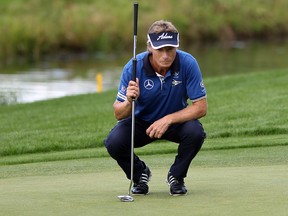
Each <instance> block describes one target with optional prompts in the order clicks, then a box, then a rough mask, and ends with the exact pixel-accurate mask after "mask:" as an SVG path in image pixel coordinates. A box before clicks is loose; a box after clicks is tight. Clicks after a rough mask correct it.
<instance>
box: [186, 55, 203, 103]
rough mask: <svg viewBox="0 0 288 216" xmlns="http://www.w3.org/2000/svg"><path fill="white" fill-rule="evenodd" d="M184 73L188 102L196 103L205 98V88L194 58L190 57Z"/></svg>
mask: <svg viewBox="0 0 288 216" xmlns="http://www.w3.org/2000/svg"><path fill="white" fill-rule="evenodd" d="M187 65H188V67H187V71H186V76H187V79H186V82H187V83H186V91H187V95H188V97H189V99H190V100H192V101H198V100H200V99H202V98H205V97H206V88H205V85H204V82H203V79H202V74H201V71H200V68H199V65H198V63H197V61H196V59H195V58H194V57H192V56H191V58H190V59H189V63H188V64H187Z"/></svg>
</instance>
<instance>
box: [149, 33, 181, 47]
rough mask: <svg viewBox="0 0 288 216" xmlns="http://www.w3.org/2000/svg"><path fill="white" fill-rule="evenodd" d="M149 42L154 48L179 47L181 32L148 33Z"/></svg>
mask: <svg viewBox="0 0 288 216" xmlns="http://www.w3.org/2000/svg"><path fill="white" fill-rule="evenodd" d="M147 37H148V42H150V44H151V46H152V48H153V49H160V48H163V47H168V46H170V47H179V34H178V33H175V32H161V33H158V34H155V33H153V34H148V35H147Z"/></svg>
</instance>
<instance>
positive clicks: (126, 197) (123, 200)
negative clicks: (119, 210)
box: [118, 195, 134, 202]
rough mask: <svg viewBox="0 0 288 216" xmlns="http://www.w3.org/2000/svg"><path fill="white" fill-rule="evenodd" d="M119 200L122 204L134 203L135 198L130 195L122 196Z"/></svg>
mask: <svg viewBox="0 0 288 216" xmlns="http://www.w3.org/2000/svg"><path fill="white" fill-rule="evenodd" d="M118 198H119V199H120V201H121V202H133V201H134V199H133V197H132V196H129V195H120V196H118Z"/></svg>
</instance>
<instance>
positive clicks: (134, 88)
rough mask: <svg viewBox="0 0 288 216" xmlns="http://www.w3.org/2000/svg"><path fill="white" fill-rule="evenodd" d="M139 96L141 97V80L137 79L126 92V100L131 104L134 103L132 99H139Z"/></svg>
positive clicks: (130, 83)
mask: <svg viewBox="0 0 288 216" xmlns="http://www.w3.org/2000/svg"><path fill="white" fill-rule="evenodd" d="M139 95H140V89H139V80H138V78H137V79H136V82H134V81H132V80H131V81H130V82H129V85H128V87H127V91H126V98H127V100H128V101H129V102H132V99H133V98H135V99H137V98H138V97H139Z"/></svg>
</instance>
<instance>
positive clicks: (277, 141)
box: [0, 70, 288, 164]
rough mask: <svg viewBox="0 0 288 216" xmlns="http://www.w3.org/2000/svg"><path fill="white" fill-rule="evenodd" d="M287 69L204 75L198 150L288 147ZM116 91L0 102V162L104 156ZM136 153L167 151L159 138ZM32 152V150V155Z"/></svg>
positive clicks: (105, 154) (171, 146) (169, 150)
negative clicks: (203, 114)
mask: <svg viewBox="0 0 288 216" xmlns="http://www.w3.org/2000/svg"><path fill="white" fill-rule="evenodd" d="M287 81H288V73H287V70H282V71H267V72H264V73H251V74H245V75H244V74H243V75H234V76H224V77H212V78H206V79H205V84H206V87H207V91H208V104H209V108H208V115H207V116H206V117H205V118H203V119H202V123H203V125H204V128H205V130H206V132H207V139H206V142H205V145H204V147H203V150H211V149H234V148H247V147H261V146H287V144H288V141H287V132H288V125H287V122H288V116H287V115H285V114H284V113H287V111H288V100H287V90H288V87H287ZM115 94H116V91H115V90H113V91H109V92H105V93H101V94H87V95H79V96H72V97H65V98H60V99H54V100H49V101H42V102H35V103H31V104H18V105H11V106H0V119H1V122H0V127H1V131H0V155H1V156H2V157H1V159H0V164H15V163H28V162H36V161H45V160H47V161H51V160H59V159H73V158H89V157H103V156H107V153H106V151H105V150H104V149H103V140H104V139H105V137H106V136H107V134H108V133H109V131H110V129H111V128H112V127H113V126H114V125H115V123H116V120H115V119H114V117H113V110H112V103H113V101H114V98H115ZM154 146H155V145H151V146H148V147H146V148H144V150H139V153H140V154H159V153H172V152H174V151H175V148H176V147H177V146H176V145H170V144H168V143H165V142H164V143H163V142H158V143H157V148H156V147H154ZM35 153H37V154H35Z"/></svg>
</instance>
